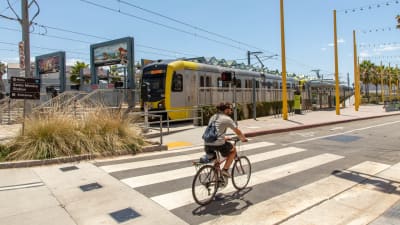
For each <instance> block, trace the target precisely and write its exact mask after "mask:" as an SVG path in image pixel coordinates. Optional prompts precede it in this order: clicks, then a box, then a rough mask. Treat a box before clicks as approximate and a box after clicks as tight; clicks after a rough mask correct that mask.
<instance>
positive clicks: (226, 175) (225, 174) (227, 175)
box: [221, 169, 231, 178]
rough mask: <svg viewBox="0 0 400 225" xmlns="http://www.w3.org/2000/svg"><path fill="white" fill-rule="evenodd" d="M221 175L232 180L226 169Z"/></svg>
mask: <svg viewBox="0 0 400 225" xmlns="http://www.w3.org/2000/svg"><path fill="white" fill-rule="evenodd" d="M221 174H222V176H224V177H228V178H231V175H230V174H229V172H228V170H226V169H222V171H221Z"/></svg>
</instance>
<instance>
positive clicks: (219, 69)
mask: <svg viewBox="0 0 400 225" xmlns="http://www.w3.org/2000/svg"><path fill="white" fill-rule="evenodd" d="M178 61H187V62H194V63H197V64H198V65H199V66H200V69H202V70H205V71H209V72H219V73H222V72H223V71H232V72H235V73H236V74H237V75H244V76H250V77H265V78H267V79H274V80H280V79H281V76H280V75H276V74H272V73H263V72H258V71H251V70H246V69H239V68H231V67H224V66H221V65H212V64H207V63H204V62H203V61H193V60H190V59H189V60H187V59H166V60H157V61H154V62H152V63H150V64H147V65H146V66H144V67H143V68H145V67H149V66H154V65H168V64H170V63H173V62H178ZM287 79H288V80H290V81H293V80H296V78H294V77H287Z"/></svg>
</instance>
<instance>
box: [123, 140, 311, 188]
mask: <svg viewBox="0 0 400 225" xmlns="http://www.w3.org/2000/svg"><path fill="white" fill-rule="evenodd" d="M303 151H306V150H305V149H302V148H296V147H287V148H282V149H278V150H274V151H269V152H263V153H260V154H255V155H251V156H249V159H250V162H251V163H256V162H261V161H264V160H268V159H273V158H277V157H281V156H285V155H289V154H294V153H298V152H303ZM195 172H196V170H195V168H194V167H193V166H191V167H186V168H182V169H176V170H169V171H164V172H160V173H153V174H148V175H143V176H137V177H130V178H126V179H122V180H121V181H122V182H124V183H125V184H127V185H129V186H130V187H132V188H136V187H141V186H145V185H150V184H156V183H161V182H165V181H170V180H176V179H180V178H184V177H190V176H194V174H195Z"/></svg>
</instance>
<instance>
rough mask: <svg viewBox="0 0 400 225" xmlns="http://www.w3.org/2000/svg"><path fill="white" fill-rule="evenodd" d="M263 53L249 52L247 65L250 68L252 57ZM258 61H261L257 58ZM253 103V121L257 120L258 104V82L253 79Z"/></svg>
mask: <svg viewBox="0 0 400 225" xmlns="http://www.w3.org/2000/svg"><path fill="white" fill-rule="evenodd" d="M261 53H262V52H250V51H247V65H248V66H249V68H250V55H255V56H256V57H257V54H261ZM257 59H258V60H260V59H259V58H258V57H257ZM260 63H261V65H262V67H263V69H264V65H263V64H262V62H261V61H260ZM252 86H253V88H252V101H253V119H254V120H256V119H257V103H256V80H255V78H253V82H252Z"/></svg>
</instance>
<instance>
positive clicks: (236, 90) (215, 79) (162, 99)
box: [141, 60, 334, 120]
mask: <svg viewBox="0 0 400 225" xmlns="http://www.w3.org/2000/svg"><path fill="white" fill-rule="evenodd" d="M224 72H230V73H231V74H232V75H233V76H234V79H235V80H236V87H234V85H233V82H226V81H223V80H222V79H223V78H222V76H221V75H222V73H224ZM141 79H142V80H141V84H146V85H147V86H145V88H146V89H147V90H146V92H147V96H146V97H145V98H147V99H145V100H147V101H146V102H147V106H148V107H149V110H150V111H168V117H169V119H172V120H178V119H185V118H192V117H193V113H194V111H193V110H192V109H193V108H194V107H199V106H205V105H216V104H218V103H219V102H224V101H230V102H237V103H239V104H249V103H252V102H253V98H254V97H255V98H256V101H257V102H277V101H281V100H282V98H281V97H282V85H283V84H282V79H281V76H279V75H274V74H264V73H261V72H255V71H248V70H242V69H234V68H228V67H222V66H217V65H209V64H204V63H198V62H192V61H185V60H159V61H156V62H153V63H150V64H148V65H146V66H144V67H143V69H142V78H141ZM310 85H318V87H326V88H330V90H332V88H333V90H334V85H333V84H332V83H331V84H328V82H326V83H325V84H324V85H322V86H321V84H320V83H319V84H317V83H316V82H315V84H313V83H311V82H310V83H308V82H299V80H298V79H296V78H294V77H288V78H287V79H286V86H287V95H288V100H293V95H294V92H295V91H296V90H300V91H301V92H302V93H301V94H302V98H303V99H304V100H306V99H311V98H312V97H313V96H314V98H315V102H316V101H318V100H321V101H322V100H323V99H321V98H318V96H317V97H316V96H315V94H313V92H316V91H320V90H322V89H320V88H314V89H313V88H311V87H310ZM302 90H304V91H302ZM142 92H143V90H142ZM331 93H332V92H331ZM333 94H334V93H333ZM142 101H143V99H142ZM310 103H311V100H310Z"/></svg>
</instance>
